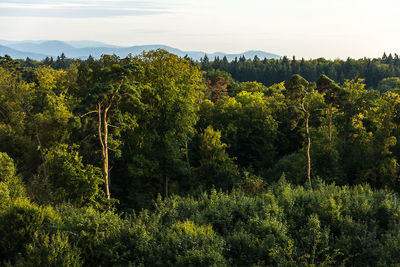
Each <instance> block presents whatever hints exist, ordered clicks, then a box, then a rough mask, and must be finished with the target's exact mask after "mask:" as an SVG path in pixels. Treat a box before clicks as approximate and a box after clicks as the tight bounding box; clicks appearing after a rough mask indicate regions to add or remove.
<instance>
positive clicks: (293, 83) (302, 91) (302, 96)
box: [285, 74, 313, 185]
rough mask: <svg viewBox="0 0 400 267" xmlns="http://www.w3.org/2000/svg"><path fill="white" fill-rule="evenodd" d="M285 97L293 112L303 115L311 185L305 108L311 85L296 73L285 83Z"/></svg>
mask: <svg viewBox="0 0 400 267" xmlns="http://www.w3.org/2000/svg"><path fill="white" fill-rule="evenodd" d="M285 87H286V91H285V94H286V97H287V98H288V99H289V101H291V102H292V107H294V109H295V112H301V114H302V116H303V117H304V127H305V130H306V139H307V148H306V156H307V180H308V184H309V185H311V158H310V147H311V135H310V129H309V119H310V112H309V110H308V109H307V104H308V100H309V98H310V96H311V94H312V90H313V89H312V85H311V84H310V83H309V82H308V81H307V80H306V79H304V78H303V77H301V76H300V75H298V74H296V75H293V76H292V78H291V79H290V80H289V81H288V82H286V83H285Z"/></svg>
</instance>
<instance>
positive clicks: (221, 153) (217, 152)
mask: <svg viewBox="0 0 400 267" xmlns="http://www.w3.org/2000/svg"><path fill="white" fill-rule="evenodd" d="M220 139H221V132H220V131H214V129H213V128H212V127H211V126H208V127H207V128H206V129H205V130H204V132H203V133H202V134H201V135H200V162H199V163H200V166H199V168H198V170H197V173H198V180H199V181H201V182H200V183H199V186H201V185H205V186H206V188H207V189H210V188H211V186H212V185H215V186H216V187H217V188H221V189H223V190H229V189H231V188H232V187H233V185H234V184H235V183H236V182H237V180H238V177H239V171H238V169H237V166H236V165H235V163H234V159H233V158H231V157H229V155H228V153H227V152H226V148H227V144H225V143H222V142H221V140H220Z"/></svg>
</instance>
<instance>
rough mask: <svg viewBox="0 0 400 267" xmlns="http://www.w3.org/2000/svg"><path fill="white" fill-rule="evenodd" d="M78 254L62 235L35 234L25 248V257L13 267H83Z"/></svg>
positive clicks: (64, 235)
mask: <svg viewBox="0 0 400 267" xmlns="http://www.w3.org/2000/svg"><path fill="white" fill-rule="evenodd" d="M80 258H81V257H80V252H79V250H78V249H77V248H76V247H73V246H72V245H71V244H70V243H69V242H68V236H67V235H66V234H62V233H56V234H54V235H51V236H49V235H47V234H38V233H35V235H34V238H33V241H32V243H30V244H29V245H28V246H27V248H26V256H25V257H23V258H22V257H21V258H19V259H18V260H17V262H16V264H15V266H30V267H33V266H52V267H58V266H65V267H66V266H74V267H78V266H83V263H82V260H81V259H80Z"/></svg>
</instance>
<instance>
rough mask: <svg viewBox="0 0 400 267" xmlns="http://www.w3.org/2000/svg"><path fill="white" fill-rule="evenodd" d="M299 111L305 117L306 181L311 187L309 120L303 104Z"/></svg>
mask: <svg viewBox="0 0 400 267" xmlns="http://www.w3.org/2000/svg"><path fill="white" fill-rule="evenodd" d="M301 109H302V110H303V112H304V114H305V116H306V118H305V119H306V121H305V124H306V125H305V126H306V134H307V179H308V184H309V185H311V157H310V147H311V135H310V129H309V127H308V121H309V119H310V114H308V112H307V110H306V109H305V107H304V103H302V104H301Z"/></svg>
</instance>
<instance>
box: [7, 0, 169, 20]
mask: <svg viewBox="0 0 400 267" xmlns="http://www.w3.org/2000/svg"><path fill="white" fill-rule="evenodd" d="M172 12H176V10H173V9H171V8H168V6H165V5H163V4H161V3H158V2H155V1H123V0H118V1H109V0H103V1H101V0H100V1H78V0H70V1H60V2H55V1H47V0H39V1H35V2H34V3H32V1H27V0H15V1H0V16H1V17H6V16H7V17H57V18H95V17H102V18H104V17H122V16H143V15H156V14H165V13H172Z"/></svg>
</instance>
